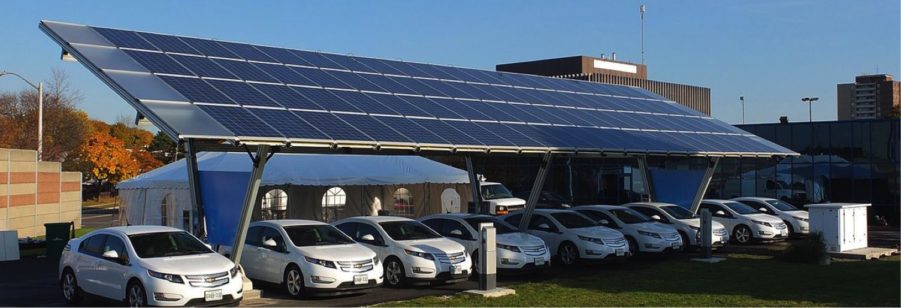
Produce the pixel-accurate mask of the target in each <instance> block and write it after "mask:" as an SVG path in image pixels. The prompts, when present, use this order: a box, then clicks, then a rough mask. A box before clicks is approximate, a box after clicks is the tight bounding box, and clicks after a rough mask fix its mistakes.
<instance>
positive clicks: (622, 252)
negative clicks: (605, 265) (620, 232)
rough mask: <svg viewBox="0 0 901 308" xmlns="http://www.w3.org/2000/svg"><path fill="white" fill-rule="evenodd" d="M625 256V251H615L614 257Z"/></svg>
mask: <svg viewBox="0 0 901 308" xmlns="http://www.w3.org/2000/svg"><path fill="white" fill-rule="evenodd" d="M625 254H626V251H625V250H623V249H622V248H620V249H617V250H616V255H617V256H623V255H625Z"/></svg>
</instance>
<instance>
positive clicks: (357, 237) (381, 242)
mask: <svg viewBox="0 0 901 308" xmlns="http://www.w3.org/2000/svg"><path fill="white" fill-rule="evenodd" d="M336 227H337V228H338V230H341V232H344V234H347V236H350V238H352V239H353V240H354V241H357V243H360V244H362V245H363V246H366V248H369V249H370V250H372V251H374V252H375V254H376V255H377V256H378V257H379V260H380V261H381V262H385V258H387V257H388V253H389V251H388V247H387V245H386V244H385V238H384V237H382V234H381V233H380V232H379V231H378V230H377V229H376V228H375V227H373V226H372V225H370V224H366V223H360V222H346V223H343V224H340V225H337V226H336ZM365 235H372V238H373V240H366V239H363V237H364V236H365Z"/></svg>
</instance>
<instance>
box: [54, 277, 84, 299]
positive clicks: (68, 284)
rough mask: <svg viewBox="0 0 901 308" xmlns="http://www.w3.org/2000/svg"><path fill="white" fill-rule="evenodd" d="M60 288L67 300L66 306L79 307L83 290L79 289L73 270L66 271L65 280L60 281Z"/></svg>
mask: <svg viewBox="0 0 901 308" xmlns="http://www.w3.org/2000/svg"><path fill="white" fill-rule="evenodd" d="M59 283H60V288H62V290H63V297H65V298H66V304H69V305H77V304H78V303H80V302H81V299H82V296H81V290H79V289H78V280H76V279H75V274H74V273H72V270H70V269H66V271H65V272H63V278H62V279H60V281H59Z"/></svg>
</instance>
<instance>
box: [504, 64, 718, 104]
mask: <svg viewBox="0 0 901 308" xmlns="http://www.w3.org/2000/svg"><path fill="white" fill-rule="evenodd" d="M496 69H497V70H498V71H503V72H514V73H523V74H532V75H542V76H551V77H558V78H570V79H579V80H588V81H593V82H601V83H610V84H620V85H627V86H635V87H639V88H643V89H646V90H648V91H651V92H654V93H656V94H657V95H660V96H663V97H666V98H668V99H671V100H673V101H675V102H677V103H679V104H682V105H685V106H687V107H689V108H692V109H694V110H697V111H699V112H701V113H704V114H706V115H710V88H704V87H698V86H691V85H684V84H678V83H672V82H663V81H656V80H650V79H648V67H647V66H646V65H644V64H635V63H629V62H624V61H619V60H616V54H615V53H614V54H613V55H612V56H611V57H610V58H606V57H603V56H602V57H601V58H595V57H588V56H574V57H565V58H556V59H545V60H536V61H527V62H517V63H508V64H499V65H497V67H496Z"/></svg>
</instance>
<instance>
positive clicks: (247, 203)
mask: <svg viewBox="0 0 901 308" xmlns="http://www.w3.org/2000/svg"><path fill="white" fill-rule="evenodd" d="M268 159H269V146H268V145H260V146H258V147H257V155H256V157H253V171H251V173H250V180H249V181H247V193H245V194H244V208H242V209H241V218H240V220H238V227H237V229H236V232H235V242H234V243H233V244H232V253H231V259H232V261H233V262H235V263H236V264H237V263H239V262H240V261H241V253H242V252H243V250H244V239H245V238H247V226H248V225H250V217H251V216H252V214H253V206H254V204H256V200H257V192H258V191H259V190H260V181H261V179H262V177H263V168H265V167H266V161H267V160H268Z"/></svg>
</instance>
